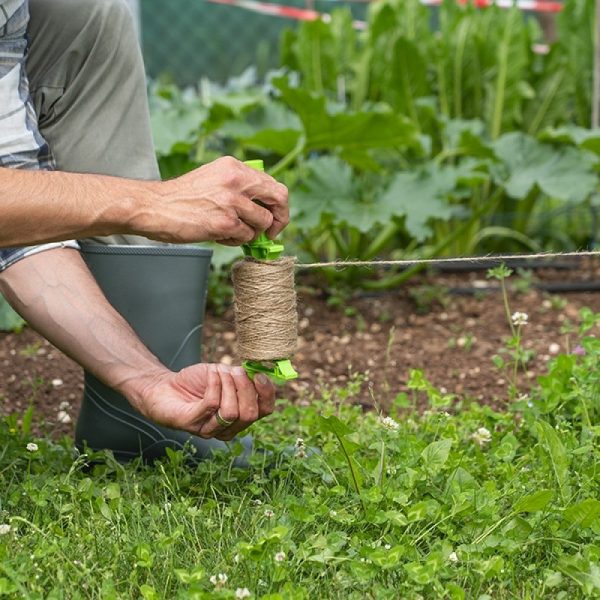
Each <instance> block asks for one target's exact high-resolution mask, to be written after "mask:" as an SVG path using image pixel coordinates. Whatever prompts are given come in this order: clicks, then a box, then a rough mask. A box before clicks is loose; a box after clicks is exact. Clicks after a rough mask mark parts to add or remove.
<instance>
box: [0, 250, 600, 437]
mask: <svg viewBox="0 0 600 600" xmlns="http://www.w3.org/2000/svg"><path fill="white" fill-rule="evenodd" d="M565 281H571V282H575V283H581V282H585V281H588V282H590V281H600V262H598V261H596V262H594V261H592V260H590V261H587V262H581V263H578V264H577V265H576V268H574V269H571V270H568V271H565V270H556V269H545V270H536V271H535V273H534V275H533V277H532V278H530V277H525V278H515V277H513V278H511V291H510V294H509V298H510V305H511V310H512V311H520V312H524V313H527V315H528V321H529V322H528V324H527V325H526V326H525V327H523V344H524V347H525V348H526V349H527V350H531V360H530V361H529V363H528V364H527V368H526V369H523V370H522V371H521V372H520V374H519V391H520V392H523V393H525V392H526V391H527V390H528V389H529V388H530V387H531V386H532V385H534V384H535V381H536V377H537V376H538V375H540V374H543V373H545V372H546V370H547V364H548V361H549V360H551V358H552V357H553V356H555V355H556V354H558V353H561V352H570V351H571V350H572V349H573V348H574V347H575V346H576V344H577V343H578V337H577V333H576V325H577V323H578V322H579V310H580V309H581V308H582V307H589V308H591V309H592V310H594V311H595V312H600V293H597V292H596V293H593V292H569V293H567V292H564V293H562V294H561V295H556V294H550V293H547V292H544V291H540V290H538V289H536V288H535V286H534V285H530V284H532V283H534V284H535V283H536V282H537V283H539V282H541V283H558V284H563V283H564V282H565ZM494 283H497V282H493V281H491V280H488V279H486V277H485V272H472V273H458V274H445V275H444V274H439V273H438V274H425V275H421V276H419V277H417V278H414V279H412V280H411V281H410V282H409V283H408V284H407V285H406V286H404V287H402V289H400V290H396V291H394V292H389V293H382V294H373V295H362V296H357V297H354V298H351V299H340V298H337V297H335V296H331V295H328V294H327V293H324V292H323V291H322V284H319V285H316V284H314V282H311V281H310V280H304V279H302V278H301V279H300V281H299V286H298V289H299V294H298V313H299V347H298V352H297V354H296V356H295V357H294V360H293V363H294V365H295V367H296V369H297V370H298V372H299V374H300V377H299V379H297V380H296V381H292V382H290V383H289V384H288V385H287V386H286V388H284V389H282V390H281V395H282V396H285V397H287V398H289V399H290V400H291V401H297V402H309V401H310V398H311V397H313V396H319V395H321V394H322V393H323V392H324V390H325V389H331V388H332V386H342V387H343V386H345V385H346V384H347V383H348V382H349V380H351V379H352V378H353V376H355V375H356V374H364V375H365V379H364V381H363V383H362V385H361V391H360V393H359V394H358V396H356V397H355V398H354V399H353V401H355V402H358V403H360V404H361V405H362V406H363V407H365V409H368V408H371V407H374V406H375V407H377V408H378V409H383V410H385V408H386V406H388V405H389V403H390V401H391V400H392V399H393V398H394V397H395V396H396V395H397V394H398V393H400V392H403V391H406V382H407V377H408V373H409V370H410V369H423V370H424V371H425V373H426V376H427V377H428V378H429V380H430V381H431V382H432V383H433V384H435V385H436V386H438V387H441V388H444V389H445V390H446V391H447V392H448V393H453V394H457V396H458V397H461V398H465V397H467V398H471V399H473V400H476V401H478V402H480V403H483V404H488V405H492V406H495V407H501V406H502V405H504V404H505V403H506V401H507V397H508V387H509V385H510V377H509V376H507V373H506V372H503V371H502V370H499V369H498V368H497V367H496V366H494V364H493V361H492V358H493V357H494V356H495V355H498V354H502V352H503V348H504V347H505V344H506V341H507V339H508V337H509V336H510V328H509V325H508V323H507V315H506V312H505V309H504V305H503V302H502V295H501V293H500V292H499V290H498V289H496V290H493V289H492V290H486V289H485V288H486V287H489V286H490V285H492V286H493V284H494ZM592 287H593V286H592ZM519 290H520V291H519ZM595 334H596V335H598V334H600V328H599V330H598V331H596V332H595ZM204 339H205V343H204V359H205V360H207V361H211V362H225V363H235V362H236V359H235V349H234V347H235V333H234V324H233V311H232V309H231V308H228V309H227V310H226V311H225V313H224V314H222V315H219V316H217V315H215V314H211V313H210V312H209V313H208V314H207V315H206V329H205V338H204ZM0 372H1V373H2V377H1V378H0V401H1V404H0V411H1V412H2V413H4V414H8V413H20V412H22V411H23V410H24V409H25V408H27V407H28V406H29V405H30V404H31V403H33V404H34V406H35V411H36V412H35V418H34V425H35V428H36V431H37V432H38V433H39V432H43V433H44V434H45V435H50V436H52V437H58V436H60V435H62V434H69V435H70V434H72V432H73V428H74V423H75V420H76V418H77V411H78V407H79V401H80V397H81V394H82V389H83V375H82V371H81V369H80V367H79V366H78V365H77V364H76V363H74V362H73V361H71V360H70V359H69V358H67V357H66V356H65V355H63V354H62V353H61V352H60V351H59V350H57V349H56V348H54V347H53V346H52V345H51V344H50V343H49V342H47V341H46V340H44V339H43V338H42V337H41V336H39V335H38V334H37V333H35V332H34V331H32V330H31V329H28V328H26V329H24V330H23V331H22V332H20V333H4V334H3V333H0Z"/></svg>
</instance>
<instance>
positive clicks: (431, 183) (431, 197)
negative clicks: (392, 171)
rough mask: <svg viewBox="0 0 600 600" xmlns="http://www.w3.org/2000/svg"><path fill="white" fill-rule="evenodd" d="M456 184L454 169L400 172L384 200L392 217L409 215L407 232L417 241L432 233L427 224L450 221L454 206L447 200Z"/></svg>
mask: <svg viewBox="0 0 600 600" xmlns="http://www.w3.org/2000/svg"><path fill="white" fill-rule="evenodd" d="M455 185H456V172H455V171H454V170H453V169H451V168H445V169H444V168H439V169H437V170H435V171H433V172H432V171H429V170H423V171H412V172H409V173H398V174H397V175H396V176H395V177H394V178H393V179H392V183H391V185H390V186H389V188H388V189H387V191H386V192H385V193H384V195H383V197H382V198H381V203H382V205H384V206H386V207H387V211H388V212H389V213H390V214H395V215H398V216H400V215H406V221H405V223H406V229H407V230H408V231H409V233H410V234H411V235H413V236H414V237H415V238H416V239H417V240H419V241H423V240H424V239H426V238H427V237H428V236H429V235H430V234H431V230H430V228H429V226H428V223H429V221H430V220H431V219H434V218H440V219H444V218H446V219H447V218H449V217H451V216H452V214H453V209H452V207H451V206H450V205H449V204H448V203H447V202H446V201H445V200H444V196H445V195H446V194H448V193H449V192H450V191H451V190H452V189H454V188H455Z"/></svg>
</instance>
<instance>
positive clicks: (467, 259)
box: [295, 250, 600, 269]
mask: <svg viewBox="0 0 600 600" xmlns="http://www.w3.org/2000/svg"><path fill="white" fill-rule="evenodd" d="M582 256H600V250H582V251H578V252H538V253H535V254H488V255H485V256H460V257H457V258H415V259H409V260H334V261H330V262H315V263H296V265H295V266H296V268H297V269H323V268H326V267H335V268H338V269H340V268H344V267H378V266H395V267H412V266H415V265H433V266H435V265H443V264H448V263H469V264H477V263H483V262H486V263H487V262H490V261H493V262H497V263H502V262H505V261H508V260H532V259H537V258H571V257H582Z"/></svg>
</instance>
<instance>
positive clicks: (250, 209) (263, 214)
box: [235, 196, 274, 233]
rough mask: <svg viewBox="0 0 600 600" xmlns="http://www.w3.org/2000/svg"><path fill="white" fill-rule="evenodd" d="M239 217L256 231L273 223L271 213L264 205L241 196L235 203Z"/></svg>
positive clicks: (267, 227) (264, 229) (258, 231)
mask: <svg viewBox="0 0 600 600" xmlns="http://www.w3.org/2000/svg"><path fill="white" fill-rule="evenodd" d="M235 209H236V212H237V214H238V216H239V218H240V219H241V220H242V221H243V222H244V223H246V225H248V226H249V227H251V228H252V229H253V230H254V231H256V232H257V233H260V232H261V231H266V230H267V229H269V227H271V225H272V224H273V220H274V217H273V213H271V211H270V210H268V209H266V208H265V207H264V206H261V205H260V204H258V202H254V201H252V200H248V198H246V197H244V196H241V197H240V198H239V200H238V201H237V202H236V204H235Z"/></svg>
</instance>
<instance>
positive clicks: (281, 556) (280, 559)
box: [275, 552, 285, 562]
mask: <svg viewBox="0 0 600 600" xmlns="http://www.w3.org/2000/svg"><path fill="white" fill-rule="evenodd" d="M284 560H285V552H278V553H277V554H276V555H275V562H283V561H284Z"/></svg>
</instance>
